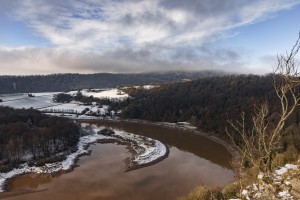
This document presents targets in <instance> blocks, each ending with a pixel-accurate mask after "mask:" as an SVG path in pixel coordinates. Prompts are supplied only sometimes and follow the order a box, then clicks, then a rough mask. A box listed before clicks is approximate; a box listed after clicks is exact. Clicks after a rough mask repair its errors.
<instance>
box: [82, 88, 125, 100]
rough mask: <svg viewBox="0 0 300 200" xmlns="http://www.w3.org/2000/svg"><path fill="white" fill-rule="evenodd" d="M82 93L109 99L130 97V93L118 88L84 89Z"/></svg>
mask: <svg viewBox="0 0 300 200" xmlns="http://www.w3.org/2000/svg"><path fill="white" fill-rule="evenodd" d="M81 93H82V95H84V96H93V97H96V98H100V99H101V98H102V99H103V98H108V99H126V98H128V97H129V96H128V94H126V93H124V92H122V91H121V90H118V89H108V90H104V91H98V92H92V91H89V90H82V91H81Z"/></svg>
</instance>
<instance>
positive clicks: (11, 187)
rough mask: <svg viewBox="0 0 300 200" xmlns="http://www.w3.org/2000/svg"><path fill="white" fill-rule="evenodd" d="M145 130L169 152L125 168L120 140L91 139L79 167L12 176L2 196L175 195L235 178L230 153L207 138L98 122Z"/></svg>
mask: <svg viewBox="0 0 300 200" xmlns="http://www.w3.org/2000/svg"><path fill="white" fill-rule="evenodd" d="M99 125H101V126H108V127H111V128H114V129H122V130H124V131H127V132H130V133H134V134H138V135H144V136H147V137H151V138H154V139H158V140H160V141H161V142H163V143H165V144H166V145H168V147H169V149H170V153H169V157H168V158H166V159H165V160H163V161H161V162H159V163H157V164H155V165H152V166H148V167H145V168H141V169H138V170H134V171H129V172H126V173H125V172H124V171H125V168H126V165H125V162H124V159H125V158H127V157H129V156H130V152H129V151H128V150H127V148H126V146H124V145H116V144H95V145H92V146H90V148H89V149H90V150H91V151H92V153H91V155H89V156H83V157H81V158H80V159H79V161H78V162H77V165H78V166H77V167H76V168H74V170H73V171H72V172H70V173H67V174H59V175H56V176H53V177H52V176H49V175H48V176H46V175H36V174H27V175H22V176H18V177H16V178H14V179H13V180H11V181H10V183H9V184H8V187H7V190H8V192H6V193H2V194H0V198H6V199H19V200H21V199H22V200H27V199H28V200H35V199H39V200H40V199H42V200H48V199H49V200H50V199H51V200H53V199H55V200H60V199H63V200H69V199H70V200H71V199H72V200H73V199H86V200H92V199H93V200H94V199H104V200H106V199H107V200H109V199H118V200H125V199H126V200H127V199H128V200H129V199H130V200H140V199H145V200H147V199H149V200H150V199H164V200H168V199H176V197H179V196H182V195H186V194H188V192H190V191H191V190H192V189H193V188H195V187H196V186H198V185H206V186H208V187H219V186H222V185H224V184H226V183H228V182H230V181H232V180H234V172H233V170H232V168H231V166H230V158H231V156H230V153H229V152H228V151H227V150H226V148H225V147H224V146H222V145H220V144H218V143H216V142H213V141H211V140H209V139H208V138H206V137H203V136H200V135H195V134H192V133H189V132H187V131H183V130H178V129H172V128H165V127H159V126H154V125H146V124H139V123H128V122H106V123H101V124H99Z"/></svg>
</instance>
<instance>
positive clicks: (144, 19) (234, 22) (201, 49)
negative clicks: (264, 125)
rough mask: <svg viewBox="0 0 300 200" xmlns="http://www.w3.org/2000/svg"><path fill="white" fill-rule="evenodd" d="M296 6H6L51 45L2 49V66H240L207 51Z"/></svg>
mask: <svg viewBox="0 0 300 200" xmlns="http://www.w3.org/2000/svg"><path fill="white" fill-rule="evenodd" d="M296 4H299V1H297V0H286V1H282V0H253V1H248V0H227V1H220V0H189V1H182V0H151V1H148V0H126V1H125V0H123V1H120V0H101V1H97V0H64V1H61V0H51V1H48V0H39V1H32V0H15V1H11V0H2V2H1V8H0V13H6V15H7V16H9V17H11V18H13V19H15V20H19V21H22V22H23V23H25V24H26V25H27V26H28V27H30V29H31V30H32V31H33V33H34V34H38V35H39V36H40V37H43V38H45V39H47V40H49V42H50V43H51V44H52V45H51V47H35V48H32V47H30V48H23V49H20V48H19V49H14V50H9V51H7V50H3V49H2V50H1V51H0V58H1V65H2V67H4V65H5V66H6V68H7V66H11V65H14V64H16V65H17V64H18V63H17V62H16V60H19V61H20V62H21V63H22V64H21V65H24V69H25V68H26V67H25V65H30V63H31V66H36V68H34V69H35V70H37V72H38V73H48V72H55V71H56V70H59V71H60V72H69V71H72V70H78V71H76V72H100V71H105V70H107V71H114V72H134V71H135V70H136V71H155V70H161V69H163V70H177V69H179V68H184V69H188V70H196V69H202V68H218V67H220V66H221V67H222V66H225V65H226V66H227V65H231V64H232V65H234V64H235V65H236V64H239V65H240V64H241V61H240V53H239V52H238V51H234V50H231V49H222V48H214V47H210V45H209V44H211V43H213V42H214V41H217V40H218V39H220V38H222V37H224V36H228V35H230V34H231V32H230V31H231V30H233V29H234V28H236V27H240V26H244V25H247V24H251V23H255V22H257V21H261V20H264V19H266V18H268V17H270V14H273V13H276V12H277V11H280V10H285V9H290V8H292V7H293V6H295V5H296ZM33 54H36V55H38V56H41V58H39V59H38V58H35V57H36V56H32V55H33ZM60 54H62V55H64V56H61V55H60ZM9 57H13V58H14V59H15V60H9V59H8V58H9ZM29 59H31V60H29ZM67 59H70V60H67ZM33 61H34V62H33ZM26 62H27V64H26ZM209 65H211V66H209ZM61 68H62V69H61ZM22 69H23V68H22ZM31 71H33V70H31ZM1 73H3V72H1Z"/></svg>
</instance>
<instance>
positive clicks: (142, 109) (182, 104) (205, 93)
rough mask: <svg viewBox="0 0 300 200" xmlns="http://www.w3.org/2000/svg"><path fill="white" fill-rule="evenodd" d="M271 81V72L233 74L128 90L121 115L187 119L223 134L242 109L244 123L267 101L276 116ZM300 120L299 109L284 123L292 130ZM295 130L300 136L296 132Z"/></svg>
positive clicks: (277, 107) (159, 119)
mask: <svg viewBox="0 0 300 200" xmlns="http://www.w3.org/2000/svg"><path fill="white" fill-rule="evenodd" d="M272 83H273V76H272V75H267V76H256V75H247V76H246V75H240V76H235V75H232V76H223V77H209V78H203V79H199V80H196V81H191V82H185V83H176V84H167V85H163V86H161V87H159V88H154V89H152V90H145V89H144V90H143V89H131V90H129V91H128V92H129V93H130V95H131V96H132V97H133V98H132V99H131V101H130V102H129V103H128V105H126V106H125V107H126V109H125V111H124V112H123V117H126V118H139V119H146V120H152V121H166V122H178V121H190V122H192V123H193V124H195V125H196V126H198V127H199V128H200V129H202V130H205V131H211V132H215V133H219V134H220V135H225V131H224V130H225V127H226V126H227V125H228V122H227V120H228V119H233V120H238V119H240V117H241V112H245V113H246V122H247V124H248V125H249V126H251V125H252V121H251V116H252V113H253V111H254V109H255V106H256V105H258V103H261V102H263V101H266V100H267V101H268V102H269V104H270V113H271V116H270V117H271V118H273V119H276V117H277V115H278V111H279V110H278V109H279V108H280V106H279V103H280V102H279V101H278V97H277V96H276V94H275V91H274V88H273V85H272ZM116 107H118V105H116ZM299 121H300V110H299V108H298V110H296V112H295V114H294V115H293V116H292V117H291V118H290V119H289V121H288V125H287V126H290V125H293V127H294V128H293V130H298V128H297V127H299ZM295 127H296V128H295ZM293 132H295V131H293ZM296 132H297V135H296V136H297V137H299V133H298V132H299V131H296ZM295 134H296V133H295ZM299 144H300V142H299ZM299 150H300V146H299Z"/></svg>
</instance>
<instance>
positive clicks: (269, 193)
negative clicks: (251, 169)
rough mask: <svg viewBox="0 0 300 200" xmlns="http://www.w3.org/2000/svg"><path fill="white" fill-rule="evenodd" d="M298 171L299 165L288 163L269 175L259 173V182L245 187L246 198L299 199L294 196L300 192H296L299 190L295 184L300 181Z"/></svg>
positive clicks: (244, 195)
mask: <svg viewBox="0 0 300 200" xmlns="http://www.w3.org/2000/svg"><path fill="white" fill-rule="evenodd" d="M298 171H299V168H298V166H297V165H294V164H286V165H285V166H284V167H279V168H278V169H277V170H275V172H274V173H273V174H271V175H269V176H268V175H266V174H264V173H259V175H258V182H257V183H255V184H252V185H249V186H247V187H246V188H245V189H243V192H242V195H243V197H244V198H245V199H274V200H277V199H278V200H292V199H299V198H297V197H294V196H293V195H295V194H298V193H297V192H296V193H295V191H298V189H297V184H295V182H299V177H298V176H297V174H298V173H299V172H298ZM293 187H295V188H293ZM298 187H299V186H298Z"/></svg>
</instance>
